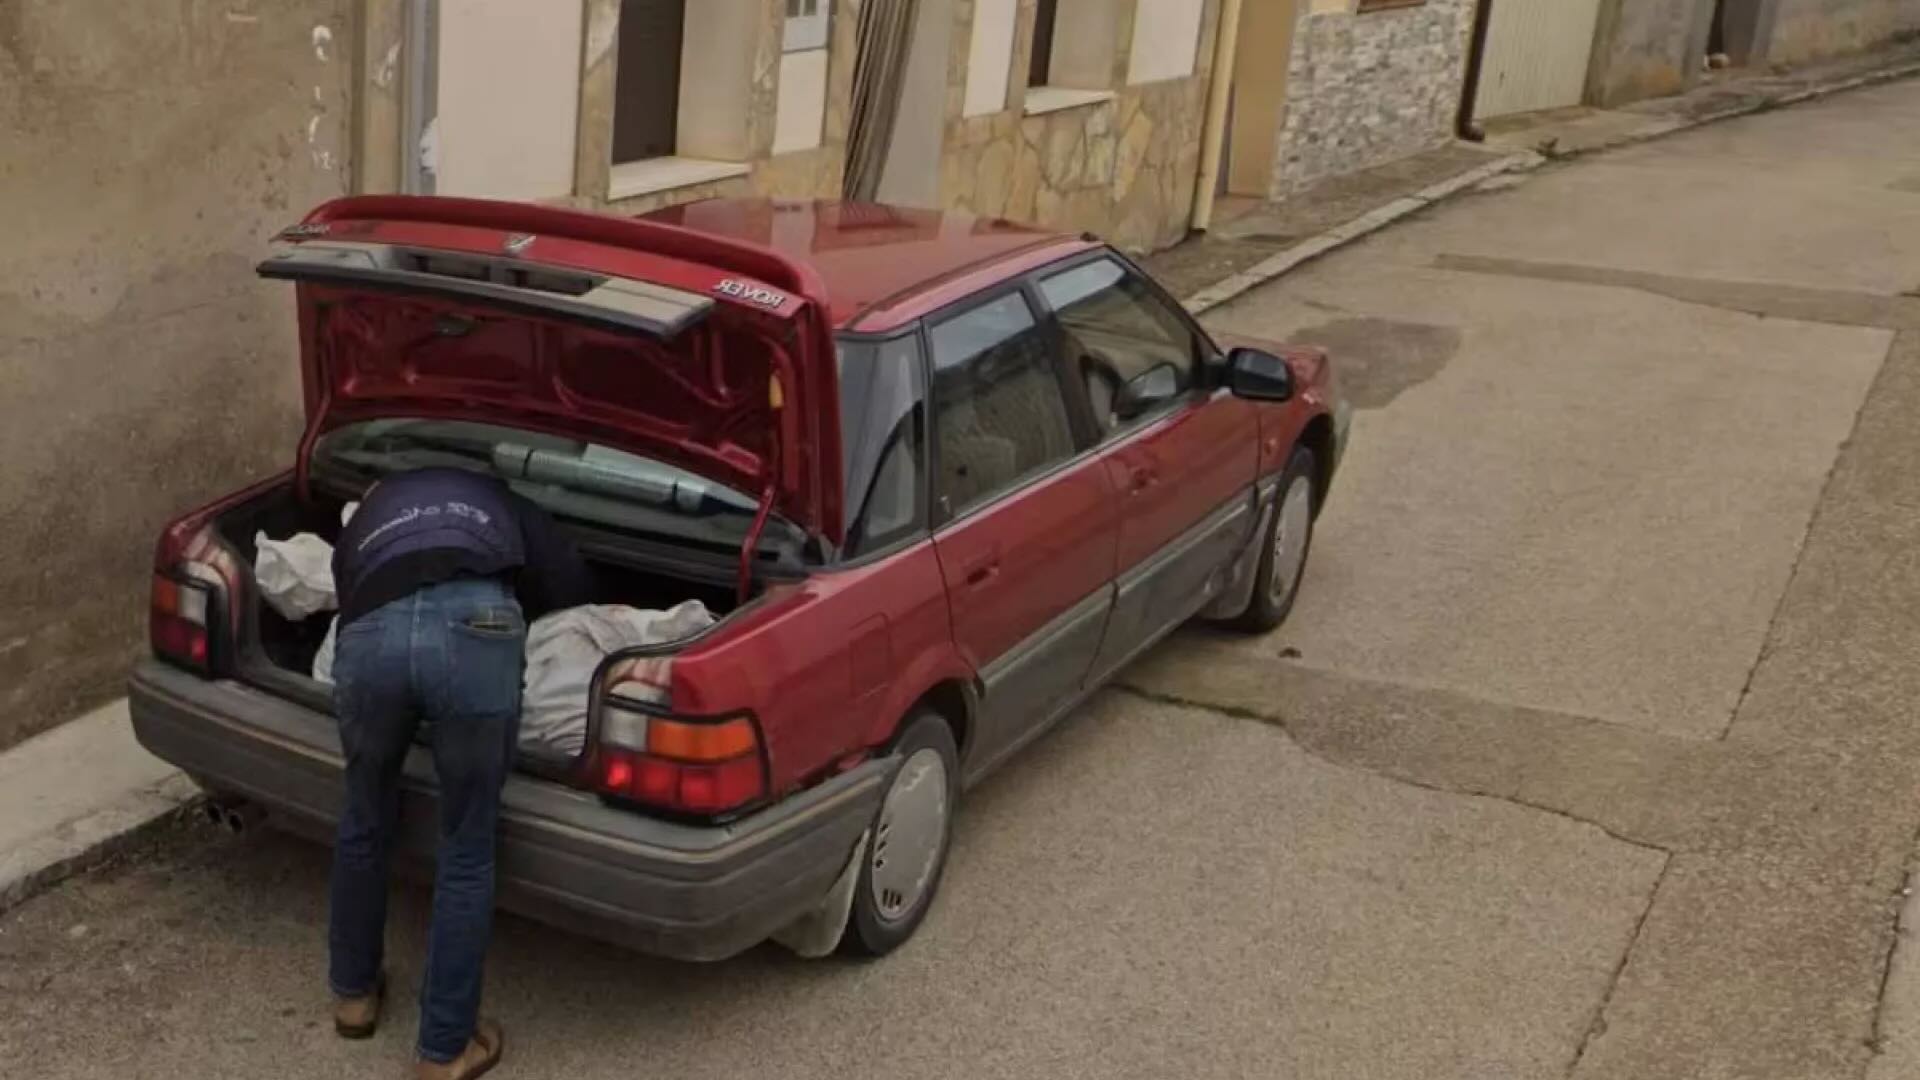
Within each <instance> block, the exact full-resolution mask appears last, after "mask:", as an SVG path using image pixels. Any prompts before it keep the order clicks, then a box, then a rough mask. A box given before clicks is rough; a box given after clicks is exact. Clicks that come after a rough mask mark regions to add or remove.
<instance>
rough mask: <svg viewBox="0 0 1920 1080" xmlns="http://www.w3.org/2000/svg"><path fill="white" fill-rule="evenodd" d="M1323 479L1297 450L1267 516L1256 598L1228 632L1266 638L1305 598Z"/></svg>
mask: <svg viewBox="0 0 1920 1080" xmlns="http://www.w3.org/2000/svg"><path fill="white" fill-rule="evenodd" d="M1318 475H1319V473H1318V470H1317V469H1316V468H1315V461H1314V457H1313V451H1311V450H1309V449H1307V448H1306V447H1304V446H1301V447H1296V448H1295V449H1294V451H1293V457H1292V458H1290V459H1289V460H1288V461H1287V469H1286V471H1285V472H1283V473H1281V474H1280V487H1279V490H1278V491H1277V492H1275V494H1274V500H1273V512H1272V513H1270V514H1268V515H1267V527H1266V529H1265V531H1264V532H1262V534H1261V537H1260V559H1259V562H1258V564H1257V565H1256V567H1255V570H1254V580H1253V598H1252V599H1251V600H1249V601H1248V602H1247V607H1246V610H1244V611H1242V612H1241V613H1240V614H1238V615H1236V616H1234V617H1232V618H1230V619H1228V620H1226V625H1227V626H1229V627H1231V628H1233V629H1235V630H1240V631H1244V632H1246V633H1250V634H1263V633H1266V632H1267V631H1269V630H1272V629H1274V628H1275V627H1278V626H1279V625H1280V624H1281V623H1283V622H1286V621H1287V615H1288V614H1289V613H1291V612H1292V611H1293V601H1294V599H1295V598H1296V597H1298V596H1299V595H1300V580H1301V579H1302V578H1304V577H1305V576H1306V572H1307V556H1308V554H1309V553H1310V552H1311V551H1312V550H1313V518H1314V507H1315V505H1316V504H1317V502H1318V501H1319V493H1318V492H1316V491H1315V490H1314V486H1315V479H1314V478H1315V477H1316V476H1318Z"/></svg>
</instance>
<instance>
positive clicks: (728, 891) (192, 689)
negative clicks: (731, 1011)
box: [128, 660, 893, 960]
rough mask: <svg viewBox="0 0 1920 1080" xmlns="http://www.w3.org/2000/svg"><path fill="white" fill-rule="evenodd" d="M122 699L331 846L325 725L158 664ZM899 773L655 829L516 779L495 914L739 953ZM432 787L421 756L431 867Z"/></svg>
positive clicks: (413, 758) (414, 828)
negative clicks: (745, 813)
mask: <svg viewBox="0 0 1920 1080" xmlns="http://www.w3.org/2000/svg"><path fill="white" fill-rule="evenodd" d="M128 702H129V705H130V708H131V711H132V714H133V728H134V733H135V735H136V736H137V737H138V738H139V740H140V743H141V745H143V746H145V747H146V748H147V749H148V750H150V751H152V752H153V753H154V754H156V755H158V756H159V757H161V758H163V759H165V760H166V761H169V762H172V763H173V764H175V765H178V766H179V767H180V768H182V769H185V770H186V771H187V772H189V773H192V774H194V775H195V776H197V777H199V778H201V779H202V780H203V781H205V782H206V783H208V784H209V785H211V786H213V787H215V788H217V789H219V790H222V791H227V792H231V793H233V794H235V795H240V796H244V797H246V798H249V799H252V800H253V801H255V802H257V803H259V804H260V805H261V806H263V807H264V808H265V809H266V810H267V811H268V814H269V816H270V817H271V818H273V819H274V820H275V821H276V822H277V823H280V824H284V825H286V826H288V827H289V828H291V829H292V830H294V831H297V832H304V833H308V834H312V835H315V836H317V837H319V838H322V839H327V840H331V838H332V829H333V825H334V824H335V822H336V821H337V820H338V817H339V807H340V795H341V787H342V781H341V772H342V769H343V762H342V760H341V756H340V745H339V739H338V737H337V736H336V734H335V731H334V721H333V718H332V717H330V716H328V715H326V714H324V713H320V712H316V711H314V710H312V709H309V708H306V707H304V706H301V705H297V704H295V703H292V702H289V701H284V700H282V699H280V698H277V697H273V696H271V695H269V694H266V693H263V692H261V691H258V690H255V689H253V688H252V687H249V686H246V685H244V684H241V683H236V682H229V681H220V680H215V681H208V680H205V679H201V678H198V677H196V676H194V675H191V674H188V673H186V672H183V671H178V670H175V669H173V668H170V667H167V666H165V665H163V664H160V663H158V662H155V661H151V660H149V661H145V662H143V663H141V664H140V665H139V666H138V667H137V668H135V670H134V673H133V677H132V680H131V683H130V685H129V688H128ZM892 767H893V762H892V761H891V760H890V759H889V760H876V761H870V762H867V763H866V764H864V765H861V766H860V767H858V768H856V769H853V770H851V771H849V772H847V773H844V774H842V775H840V776H837V777H835V778H833V779H832V780H829V781H827V782H825V783H823V784H820V785H818V786H816V787H814V788H811V789H809V790H807V791H804V792H801V793H800V794H798V795H795V796H793V797H791V798H789V799H786V800H785V801H783V802H781V803H778V804H776V805H775V806H772V807H769V808H768V809H766V810H762V811H760V812H759V813H756V814H754V815H752V816H750V817H747V818H744V819H742V820H740V821H736V822H733V823H730V824H727V825H720V826H693V825H682V824H677V823H673V822H665V821H657V820H654V819H652V818H648V817H644V816H642V815H639V814H636V813H632V812H629V811H625V810H620V809H617V808H614V807H611V806H607V805H605V804H604V803H602V802H601V801H600V800H599V799H598V798H596V797H595V796H592V795H589V794H587V793H585V792H580V791H575V790H573V789H571V788H567V787H563V786H561V785H558V784H553V783H549V782H546V781H542V780H537V779H533V778H531V777H526V776H521V775H517V774H516V775H514V776H512V777H510V778H509V779H508V780H507V784H506V789H505V791H504V792H503V793H502V798H501V818H500V860H499V864H498V874H499V877H498V880H499V888H500V897H499V899H500V903H501V905H502V906H503V907H507V908H509V909H512V910H515V911H518V912H521V913H522V914H525V915H528V916H530V917H532V918H535V919H539V920H541V921H544V922H549V923H552V924H554V925H557V926H561V927H563V928H565V929H569V930H573V931H576V932H580V933H585V934H589V935H591V936H593V937H597V938H602V939H604V940H608V941H613V942H617V943H619V944H622V945H625V946H628V947H630V948H634V949H638V950H640V951H642V952H647V953H652V954H655V955H660V956H670V957H675V958H678V959H685V960H718V959H722V958H725V957H728V956H731V955H733V954H735V953H738V952H741V951H742V950H745V949H748V948H751V947H752V946H753V945H755V944H757V943H759V942H761V941H764V940H765V939H766V938H767V937H768V936H769V935H771V934H773V933H774V932H776V931H778V930H779V929H781V928H782V927H784V926H786V925H787V924H788V923H790V922H792V921H793V920H794V919H795V918H797V917H799V916H800V915H802V914H804V913H806V912H807V911H808V910H809V909H810V908H811V907H812V906H813V905H814V904H816V903H817V902H818V901H819V900H820V898H821V897H822V896H823V895H824V894H825V893H826V892H827V890H828V888H829V887H830V886H831V885H832V884H833V882H834V879H835V878H836V877H837V876H838V875H839V873H840V871H841V869H842V868H843V867H844V866H845V865H846V861H847V857H848V855H849V853H851V852H852V850H853V846H854V843H855V842H856V841H857V840H858V839H859V838H860V835H861V833H862V831H864V830H865V829H866V828H867V826H868V825H869V824H870V823H871V821H872V819H873V816H874V814H875V813H876V811H877V810H878V807H879V803H880V798H881V793H882V791H883V789H884V787H885V781H886V778H887V775H888V773H889V770H890V769H891V768H892ZM436 791H437V789H436V786H435V784H434V780H433V767H432V764H431V761H430V759H429V758H428V756H427V754H426V752H425V750H424V749H421V748H416V749H415V750H414V751H413V753H411V754H410V755H409V756H408V759H407V764H406V772H405V778H404V781H403V794H402V797H401V813H400V818H401V821H400V846H399V850H400V851H401V852H403V857H413V858H419V859H430V858H431V857H432V853H433V849H434V844H435V837H436V827H435V821H436V818H437V812H438V807H437V801H438V800H437V795H436Z"/></svg>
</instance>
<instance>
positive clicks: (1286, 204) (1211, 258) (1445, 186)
mask: <svg viewBox="0 0 1920 1080" xmlns="http://www.w3.org/2000/svg"><path fill="white" fill-rule="evenodd" d="M1914 75H1920V42H1915V43H1908V44H1904V45H1900V46H1897V47H1894V48H1889V49H1882V50H1877V51H1875V52H1872V53H1867V54H1865V55H1862V56H1855V57H1849V58H1847V59H1844V60H1839V61H1834V62H1832V63H1827V64H1821V65H1816V66H1810V67H1806V68H1802V69H1799V70H1794V71H1786V72H1774V71H1748V70H1744V69H1740V70H1731V71H1721V72H1714V73H1713V74H1712V75H1711V76H1709V78H1708V79H1707V80H1705V81H1704V82H1702V83H1701V85H1699V86H1697V87H1695V88H1694V89H1693V90H1691V91H1689V92H1687V93H1685V94H1680V95H1677V96H1674V97H1668V98H1657V99H1654V100H1652V101H1643V102H1636V103H1634V104H1632V105H1627V106H1622V107H1621V108H1618V109H1594V108H1587V107H1584V106H1582V107H1579V108H1573V109H1555V110H1551V111H1548V112H1541V113H1529V114H1526V115H1524V116H1516V117H1502V118H1500V119H1498V120H1495V121H1491V122H1489V123H1488V124H1487V125H1486V127H1487V139H1486V142H1484V143H1482V144H1479V145H1475V144H1473V143H1467V142H1456V143H1452V144H1450V145H1447V146H1443V147H1440V148H1438V149H1436V150H1432V151H1429V152H1428V153H1425V154H1420V155H1417V156H1415V157H1412V158H1407V159H1405V160H1403V161H1397V162H1393V163H1390V164H1387V165H1382V166H1379V167H1376V168H1373V169H1367V170H1364V171H1362V172H1358V173H1354V174H1351V175H1349V176H1342V177H1338V178H1335V179H1333V180H1328V181H1326V182H1324V183H1321V184H1318V185H1316V186H1314V187H1312V188H1309V189H1307V190H1306V191H1304V192H1302V193H1300V194H1299V195H1296V196H1294V197H1292V198H1289V199H1285V200H1282V201H1280V202H1275V203H1264V204H1262V203H1251V204H1248V203H1247V202H1245V201H1242V200H1223V201H1222V204H1221V206H1220V207H1218V208H1217V210H1216V215H1217V217H1218V218H1219V219H1220V220H1218V221H1216V223H1215V225H1214V228H1213V230H1212V231H1211V232H1209V233H1206V234H1203V235H1199V236H1196V237H1194V238H1192V239H1190V240H1188V241H1186V242H1185V243H1182V244H1179V245H1177V246H1175V247H1172V248H1169V249H1168V250H1166V251H1162V252H1159V253H1157V254H1154V255H1150V256H1148V257H1146V258H1145V259H1143V260H1142V262H1143V263H1144V264H1145V265H1146V266H1147V267H1148V269H1150V270H1151V271H1152V272H1153V273H1154V275H1155V276H1156V277H1158V278H1159V279H1160V280H1161V281H1162V282H1163V283H1165V284H1166V285H1167V287H1168V288H1169V289H1171V290H1172V291H1173V293H1174V295H1176V296H1180V297H1184V298H1185V303H1186V305H1187V308H1188V310H1190V311H1193V312H1194V313H1195V314H1198V313H1201V312H1204V311H1207V310H1209V309H1211V308H1214V307H1218V306H1219V305H1221V304H1223V303H1226V302H1227V301H1228V300H1231V299H1233V298H1234V297H1236V296H1239V295H1240V294H1242V293H1245V292H1247V291H1248V290H1250V289H1253V288H1256V287H1258V286H1260V285H1263V284H1265V283H1266V282H1269V281H1272V280H1273V279H1274V278H1277V277H1279V276H1280V275H1282V274H1285V273H1286V272H1287V271H1289V270H1292V269H1293V268H1294V267H1296V266H1299V265H1300V264H1302V263H1305V262H1308V261H1310V260H1312V259H1315V258H1318V257H1319V256H1321V255H1324V254H1326V253H1327V252H1329V251H1333V250H1336V249H1338V248H1341V247H1344V246H1346V245H1347V244H1350V243H1352V242H1353V241H1355V240H1358V239H1360V238H1361V237H1363V236H1366V235H1368V234H1369V233H1372V232H1375V231H1377V230H1379V229H1383V228H1385V227H1387V226H1388V225H1391V224H1393V223H1394V222H1396V221H1399V220H1400V219H1401V218H1404V217H1407V216H1408V215H1410V214H1416V213H1419V212H1420V211H1422V210H1425V209H1426V208H1427V207H1429V206H1432V205H1433V204H1435V203H1438V202H1442V201H1445V200H1447V199H1450V198H1452V197H1454V196H1456V195H1459V194H1461V193H1462V192H1468V191H1473V190H1477V189H1492V188H1497V187H1499V186H1504V185H1507V184H1512V183H1517V182H1519V180H1518V179H1517V178H1515V179H1503V178H1502V174H1507V173H1522V172H1526V171H1529V170H1532V169H1535V168H1538V167H1540V166H1542V165H1545V164H1548V163H1549V162H1553V161H1559V160H1562V159H1566V158H1570V157H1574V156H1577V155H1580V154H1586V153H1593V152H1597V151H1602V150H1609V149H1612V148H1614V147H1619V146H1628V145H1631V144H1634V143H1639V142H1645V141H1647V140H1649V139H1656V138H1659V137H1661V136H1664V135H1670V134H1673V133H1674V132H1676V131H1685V130H1687V129H1689V128H1694V127H1699V126H1700V125H1702V124H1708V123H1712V122H1714V121H1716V120H1725V119H1728V118H1731V117H1735V116H1744V115H1747V114H1749V113H1756V112H1764V111H1766V110H1768V109H1774V108H1779V107H1781V106H1784V105H1791V104H1795V103H1797V102H1802V101H1810V100H1812V99H1815V98H1820V97H1825V96H1826V95H1828V94H1834V93H1839V92H1841V91H1843V90H1852V89H1855V88H1858V87H1863V86H1871V85H1875V84H1877V83H1883V82H1889V81H1892V80H1894V79H1902V78H1907V77H1910V76H1914ZM1889 135H1890V137H1893V133H1889Z"/></svg>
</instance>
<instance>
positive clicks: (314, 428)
mask: <svg viewBox="0 0 1920 1080" xmlns="http://www.w3.org/2000/svg"><path fill="white" fill-rule="evenodd" d="M322 374H323V375H324V374H325V372H322ZM332 406H333V380H332V379H331V378H328V379H327V380H326V381H325V382H322V383H321V384H320V400H319V401H318V402H316V403H315V404H314V409H313V415H312V416H310V417H308V418H307V427H306V430H304V431H302V432H301V433H300V456H299V457H296V458H295V459H294V461H293V490H294V494H295V495H296V496H297V497H298V498H299V499H300V501H301V502H302V503H311V502H313V491H312V487H313V485H312V481H311V479H310V478H311V476H312V474H313V464H312V462H313V448H314V446H315V445H316V444H317V443H319V441H320V425H321V424H324V423H326V420H327V410H328V409H329V408H331V407H332Z"/></svg>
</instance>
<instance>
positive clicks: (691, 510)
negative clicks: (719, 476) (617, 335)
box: [313, 418, 806, 561]
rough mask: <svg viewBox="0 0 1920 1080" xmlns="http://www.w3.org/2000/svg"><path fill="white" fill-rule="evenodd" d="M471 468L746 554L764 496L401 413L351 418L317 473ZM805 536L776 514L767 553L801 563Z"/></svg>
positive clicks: (667, 468) (648, 532)
mask: <svg viewBox="0 0 1920 1080" xmlns="http://www.w3.org/2000/svg"><path fill="white" fill-rule="evenodd" d="M435 466H451V467H453V468H462V469H470V470H473V471H475V472H481V473H488V474H491V475H493V476H496V477H498V478H500V479H501V480H503V481H505V482H506V483H507V484H508V486H510V487H512V488H513V490H515V491H517V492H519V493H520V494H521V495H524V496H526V497H527V498H529V499H532V500H533V501H534V502H536V503H538V504H540V505H541V506H542V507H545V508H546V509H547V511H548V512H550V513H552V514H553V515H554V516H555V517H557V518H561V519H569V520H572V521H576V522H580V523H583V524H588V525H593V526H597V527H600V528H605V529H611V530H615V531H618V532H624V533H630V534H634V535H637V536H641V537H645V538H649V539H656V540H666V541H672V542H676V543H680V544H689V545H693V546H695V547H698V548H702V549H710V550H711V551H712V552H714V553H716V554H730V553H735V552H738V551H739V550H740V545H741V543H742V542H744V541H745V539H746V536H747V532H748V530H749V529H750V528H751V527H752V524H753V517H754V513H755V511H756V510H757V509H758V507H757V505H756V503H755V501H754V499H752V498H751V497H749V496H747V495H745V494H743V493H741V492H738V491H735V490H733V489H732V488H728V487H725V486H723V485H720V484H716V483H714V482H713V481H711V480H708V479H706V478H704V477H701V476H698V475H696V474H694V473H690V472H688V471H686V470H685V469H681V468H677V467H675V466H673V465H668V464H666V463H665V462H661V461H655V460H653V459H651V458H647V457H642V456H640V455H638V454H631V453H628V452H626V451H624V450H616V449H613V448H612V447H607V446H601V445H598V444H596V443H590V442H582V441H579V440H576V439H567V438H562V437H559V436H554V435H546V434H541V433H539V432H532V431H525V430H522V429H519V428H511V427H505V426H501V425H495V424H480V423H473V422H470V421H464V420H431V419H417V418H393V419H380V420H365V421H361V422H358V423H353V424H347V425H345V426H343V427H340V428H337V429H335V430H334V431H331V432H329V433H327V434H326V435H325V436H323V437H322V438H321V439H320V441H319V443H318V445H317V446H315V448H314V454H313V467H314V471H315V474H316V475H318V476H322V477H327V478H337V479H339V480H340V481H342V482H343V483H344V484H345V485H346V486H349V487H351V488H353V489H355V490H363V489H364V488H366V487H367V486H369V485H371V484H372V482H373V481H375V480H378V479H380V478H381V477H383V476H387V475H389V474H392V473H396V472H402V471H405V470H408V469H423V468H429V467H435ZM805 546H806V540H805V536H804V534H802V533H801V531H800V530H799V529H797V528H795V527H794V526H792V525H791V524H789V523H787V522H785V521H783V520H781V519H780V518H779V517H777V516H775V517H771V518H769V519H768V522H767V527H766V530H765V532H764V533H763V534H762V537H761V550H762V551H763V552H769V553H773V554H775V555H777V556H783V557H784V558H783V559H782V561H798V560H799V559H800V557H801V554H802V552H803V550H804V548H805Z"/></svg>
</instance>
